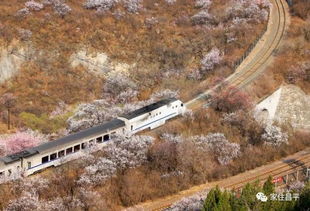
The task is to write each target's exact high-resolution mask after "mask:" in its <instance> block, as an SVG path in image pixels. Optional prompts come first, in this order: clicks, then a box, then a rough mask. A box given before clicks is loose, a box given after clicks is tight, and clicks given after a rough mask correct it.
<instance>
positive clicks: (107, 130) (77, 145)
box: [0, 98, 186, 180]
mask: <svg viewBox="0 0 310 211" xmlns="http://www.w3.org/2000/svg"><path fill="white" fill-rule="evenodd" d="M185 109H186V108H185V105H184V104H183V103H182V102H181V101H180V100H178V99H176V98H168V99H164V100H161V101H158V102H156V103H153V104H151V105H148V106H145V107H143V108H140V109H138V110H135V111H133V112H131V113H128V114H124V115H121V116H119V117H117V118H116V119H113V120H111V121H109V122H107V123H104V124H101V125H98V126H95V127H92V128H89V129H85V130H82V131H80V132H77V133H75V134H71V135H68V136H66V137H63V138H60V139H57V140H54V141H50V142H47V143H44V144H41V145H39V146H36V147H33V148H28V149H26V150H24V151H21V152H19V153H16V154H12V155H8V156H5V157H2V158H0V178H1V179H2V180H6V179H9V178H12V176H13V175H14V174H15V175H16V173H17V174H18V173H22V175H23V176H28V175H31V174H33V173H35V172H38V171H41V170H43V169H46V168H48V167H51V166H58V165H61V164H63V163H65V162H68V161H70V160H72V159H74V158H75V157H78V155H82V152H83V151H85V150H86V149H87V148H88V147H89V146H91V145H95V144H96V145H97V146H98V147H100V146H104V145H105V144H106V143H107V142H108V141H110V138H111V136H112V135H113V134H116V133H126V134H135V133H137V132H139V131H142V130H145V129H154V128H156V127H159V126H161V125H163V124H165V122H166V121H167V120H169V119H171V118H173V117H176V116H178V115H180V114H182V113H183V112H184V111H185Z"/></svg>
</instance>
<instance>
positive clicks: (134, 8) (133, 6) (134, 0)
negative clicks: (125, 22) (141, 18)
mask: <svg viewBox="0 0 310 211" xmlns="http://www.w3.org/2000/svg"><path fill="white" fill-rule="evenodd" d="M124 7H125V8H126V9H127V11H128V12H130V13H138V12H139V10H140V9H141V8H142V0H125V1H124Z"/></svg>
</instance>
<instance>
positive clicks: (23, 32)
mask: <svg viewBox="0 0 310 211" xmlns="http://www.w3.org/2000/svg"><path fill="white" fill-rule="evenodd" d="M18 33H19V36H20V38H21V40H23V41H26V40H29V39H30V38H31V36H32V32H31V31H30V30H28V29H19V30H18Z"/></svg>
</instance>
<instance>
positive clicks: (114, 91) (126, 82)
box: [103, 72, 137, 99]
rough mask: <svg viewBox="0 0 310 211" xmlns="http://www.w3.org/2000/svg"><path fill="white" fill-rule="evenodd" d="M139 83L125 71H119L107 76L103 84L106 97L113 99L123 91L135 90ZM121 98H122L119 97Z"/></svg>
mask: <svg viewBox="0 0 310 211" xmlns="http://www.w3.org/2000/svg"><path fill="white" fill-rule="evenodd" d="M136 88H137V85H136V83H135V82H133V81H132V80H131V79H130V78H129V77H128V76H126V75H125V74H123V73H120V72H117V73H115V74H111V75H109V76H108V77H107V78H106V81H105V84H104V86H103V91H104V97H108V98H110V99H113V98H115V97H117V96H118V95H120V94H121V93H122V92H126V91H130V90H135V89H136ZM118 99H121V98H118Z"/></svg>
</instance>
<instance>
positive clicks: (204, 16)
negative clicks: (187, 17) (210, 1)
mask: <svg viewBox="0 0 310 211" xmlns="http://www.w3.org/2000/svg"><path fill="white" fill-rule="evenodd" d="M210 19H211V15H210V14H209V12H208V10H202V11H200V12H198V13H197V14H195V15H193V16H192V18H191V20H192V23H193V24H194V25H202V24H206V23H207V21H208V20H210Z"/></svg>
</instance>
